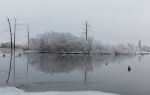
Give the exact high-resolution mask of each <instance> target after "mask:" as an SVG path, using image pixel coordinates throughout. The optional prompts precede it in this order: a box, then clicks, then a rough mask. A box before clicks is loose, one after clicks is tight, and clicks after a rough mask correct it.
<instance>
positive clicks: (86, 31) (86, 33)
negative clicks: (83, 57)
mask: <svg viewBox="0 0 150 95" xmlns="http://www.w3.org/2000/svg"><path fill="white" fill-rule="evenodd" d="M85 36H86V41H87V39H88V22H87V21H86V23H85Z"/></svg>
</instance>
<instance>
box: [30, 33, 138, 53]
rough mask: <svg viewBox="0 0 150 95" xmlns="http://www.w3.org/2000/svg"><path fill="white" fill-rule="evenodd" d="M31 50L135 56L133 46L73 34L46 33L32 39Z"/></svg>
mask: <svg viewBox="0 0 150 95" xmlns="http://www.w3.org/2000/svg"><path fill="white" fill-rule="evenodd" d="M30 49H32V50H36V51H39V52H52V53H101V54H105V53H114V54H134V53H135V52H136V51H135V50H136V47H135V46H134V45H133V44H127V45H123V44H119V45H106V44H103V43H101V42H99V41H95V40H94V38H92V37H88V39H85V37H78V36H75V35H73V34H71V33H58V32H46V33H42V34H38V35H37V36H36V37H34V38H30Z"/></svg>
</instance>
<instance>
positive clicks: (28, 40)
mask: <svg viewBox="0 0 150 95" xmlns="http://www.w3.org/2000/svg"><path fill="white" fill-rule="evenodd" d="M27 31H28V49H29V44H30V41H29V40H30V31H29V25H28V24H27Z"/></svg>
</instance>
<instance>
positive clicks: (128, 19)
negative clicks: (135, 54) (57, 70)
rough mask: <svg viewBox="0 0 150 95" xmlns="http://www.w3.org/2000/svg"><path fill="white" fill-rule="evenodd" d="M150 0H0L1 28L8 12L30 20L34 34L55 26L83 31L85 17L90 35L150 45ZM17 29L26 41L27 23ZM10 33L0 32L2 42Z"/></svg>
mask: <svg viewBox="0 0 150 95" xmlns="http://www.w3.org/2000/svg"><path fill="white" fill-rule="evenodd" d="M149 4H150V1H149V0H0V31H3V30H5V28H4V27H5V25H7V22H6V18H5V17H6V16H8V17H10V18H11V22H13V18H14V17H16V16H17V18H18V23H22V24H26V23H29V26H30V31H31V36H35V35H36V34H39V33H42V32H45V31H51V30H54V31H56V32H71V33H73V34H75V35H79V36H81V35H82V32H84V21H85V20H88V22H89V24H90V26H91V27H90V35H91V36H93V37H94V38H95V39H97V40H101V41H102V42H104V43H110V44H116V43H128V42H131V43H135V44H137V43H138V40H142V43H144V44H148V45H150V11H149V9H150V6H149ZM20 28H22V29H24V30H22V31H17V33H18V34H17V41H18V42H21V41H23V42H25V40H26V36H27V34H26V27H25V26H22V27H20ZM4 40H5V41H8V40H9V36H8V33H0V42H1V41H4Z"/></svg>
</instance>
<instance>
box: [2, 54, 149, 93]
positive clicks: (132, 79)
mask: <svg viewBox="0 0 150 95" xmlns="http://www.w3.org/2000/svg"><path fill="white" fill-rule="evenodd" d="M10 60H11V57H10V54H6V56H5V57H3V56H2V54H0V85H1V86H8V85H9V86H10V85H11V86H15V87H18V88H21V89H24V90H25V91H47V90H49V91H89V90H90V91H103V92H112V93H117V94H121V95H150V55H144V56H142V55H139V56H134V55H117V56H115V55H82V54H76V55H65V54H46V53H42V54H40V53H23V54H21V56H19V55H18V54H16V55H15V58H14V57H12V62H10Z"/></svg>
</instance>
